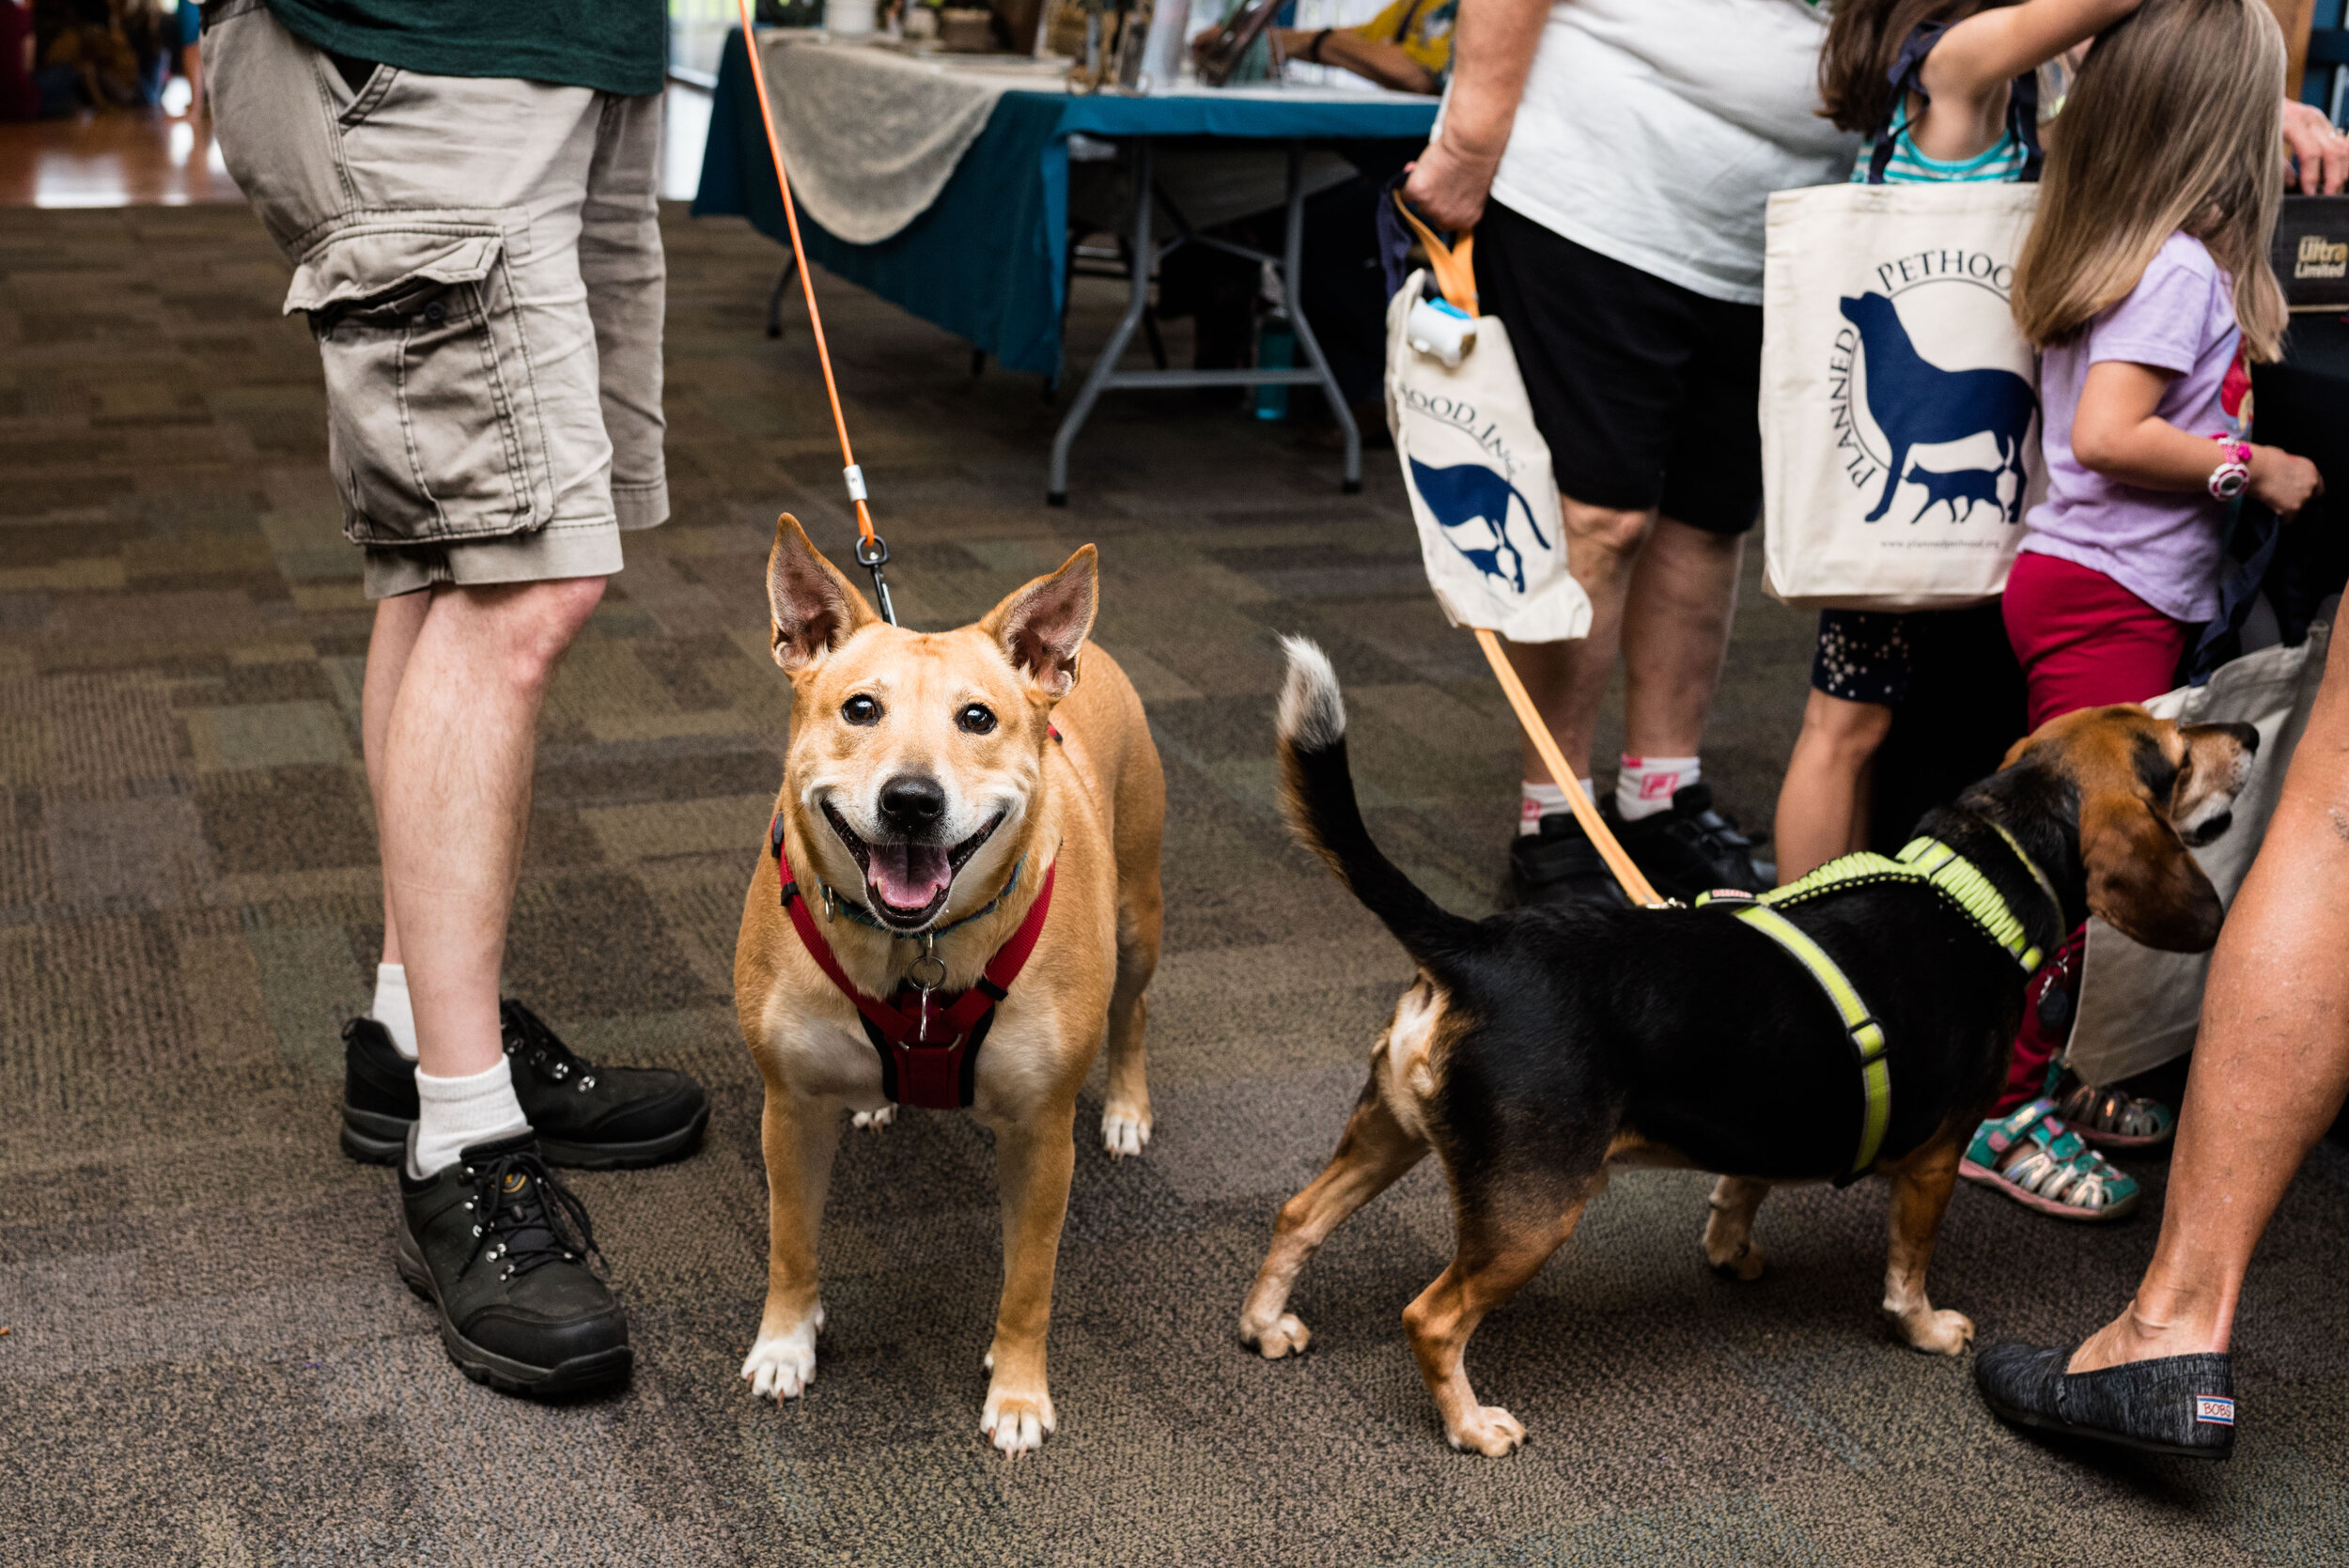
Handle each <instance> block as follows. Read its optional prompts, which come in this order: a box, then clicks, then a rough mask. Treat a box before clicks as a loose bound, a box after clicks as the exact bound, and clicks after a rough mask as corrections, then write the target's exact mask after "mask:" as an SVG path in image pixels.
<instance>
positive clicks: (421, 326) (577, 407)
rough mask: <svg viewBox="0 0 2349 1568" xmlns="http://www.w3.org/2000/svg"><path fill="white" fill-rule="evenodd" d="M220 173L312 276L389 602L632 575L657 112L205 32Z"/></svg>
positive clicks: (646, 513) (236, 10)
mask: <svg viewBox="0 0 2349 1568" xmlns="http://www.w3.org/2000/svg"><path fill="white" fill-rule="evenodd" d="M206 12H207V14H206V17H205V27H204V44H203V48H204V68H205V71H206V74H207V77H208V81H207V83H206V86H207V89H208V92H209V94H210V99H211V101H212V115H213V122H214V126H215V129H216V132H217V133H218V135H219V138H220V148H221V155H222V157H223V158H224V159H225V160H226V163H227V165H228V172H229V173H230V174H231V175H232V176H234V177H235V179H236V181H237V183H238V184H239V185H240V186H241V187H242V188H243V191H244V193H245V195H246V197H247V198H248V199H249V200H250V201H251V202H252V204H253V208H254V210H255V211H256V212H257V213H258V214H259V215H260V218H261V221H262V223H264V224H265V225H268V227H269V231H270V234H271V236H272V238H273V239H274V240H275V241H277V243H278V246H279V247H280V248H281V249H282V250H283V251H284V252H285V253H286V256H287V257H288V259H289V260H291V261H292V262H293V264H294V276H293V287H291V288H289V289H288V291H287V294H286V310H287V312H288V314H291V313H292V312H295V311H302V312H304V313H305V314H306V315H307V316H308V317H309V320H310V329H311V333H312V334H313V335H314V336H315V337H316V338H317V339H318V345H319V357H320V358H321V359H322V360H323V361H324V362H325V368H326V405H327V460H328V462H329V463H330V464H331V465H332V466H333V468H334V485H335V488H336V489H338V490H339V491H340V492H341V494H342V501H343V532H344V533H345V534H346V535H348V536H350V539H351V540H352V541H353V542H354V543H357V544H360V545H363V546H365V547H366V591H367V595H368V597H369V598H389V597H390V596H392V595H394V594H406V593H412V592H414V591H415V590H417V589H419V588H427V587H430V586H431V585H432V584H434V583H438V582H456V583H490V582H537V581H542V580H545V579H550V578H564V577H601V576H606V575H608V574H610V573H613V572H615V571H618V570H619V569H620V531H621V530H622V529H628V528H650V527H652V526H654V525H655V524H657V523H659V522H661V521H662V520H665V519H666V518H667V517H668V515H669V487H668V480H667V478H666V475H665V470H664V469H663V467H662V463H661V429H662V421H661V306H662V301H663V297H664V293H665V281H666V272H665V268H664V264H663V261H662V258H661V229H660V224H659V215H658V210H657V208H656V206H655V198H656V196H657V194H658V192H659V183H658V181H659V172H660V164H661V100H660V99H659V97H657V96H655V97H646V98H618V97H614V95H612V94H610V93H602V92H597V91H595V90H593V89H591V88H587V87H559V86H551V85H547V84H545V83H538V82H520V81H512V80H506V79H498V78H473V77H456V76H425V75H419V74H417V73H415V72H412V71H405V70H395V69H393V68H392V67H390V66H385V65H379V66H377V67H376V68H375V70H374V74H373V75H371V76H369V77H368V78H367V79H366V81H364V82H363V83H361V84H360V85H359V87H358V88H357V89H356V90H355V91H354V90H353V89H352V88H351V87H350V85H349V84H348V83H346V82H345V81H344V79H343V75H342V72H341V71H340V70H336V69H335V65H334V61H333V60H332V59H331V58H329V57H328V56H327V55H326V54H324V53H323V52H322V51H320V50H319V49H317V48H315V47H313V46H312V45H311V44H309V43H308V42H306V41H304V40H303V39H300V38H298V37H296V36H295V35H294V34H292V33H290V32H288V31H287V29H286V28H285V27H284V26H283V25H282V24H281V23H279V22H278V21H277V19H276V18H275V17H273V16H272V15H271V14H270V12H269V10H268V8H266V7H265V6H264V5H263V4H262V0H224V3H216V4H214V5H211V6H209V7H207V8H206Z"/></svg>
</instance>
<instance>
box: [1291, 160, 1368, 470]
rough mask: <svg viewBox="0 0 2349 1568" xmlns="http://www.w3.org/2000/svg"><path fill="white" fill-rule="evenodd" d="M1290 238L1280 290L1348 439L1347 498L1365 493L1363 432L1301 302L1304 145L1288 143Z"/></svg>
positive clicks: (1299, 343) (1293, 326)
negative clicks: (1323, 352)
mask: <svg viewBox="0 0 2349 1568" xmlns="http://www.w3.org/2000/svg"><path fill="white" fill-rule="evenodd" d="M1288 220H1289V222H1288V239H1287V242H1286V243H1285V245H1283V248H1282V252H1281V290H1282V293H1283V295H1284V296H1285V297H1286V299H1287V301H1288V309H1289V326H1290V327H1291V329H1293V330H1294V331H1295V332H1296V334H1297V346H1298V347H1299V349H1303V350H1305V363H1306V364H1308V365H1312V366H1313V368H1314V369H1315V370H1316V371H1318V372H1319V373H1320V375H1321V390H1322V392H1323V393H1324V394H1325V395H1327V396H1328V397H1329V399H1330V412H1331V413H1333V414H1335V415H1336V416H1337V420H1338V428H1339V430H1341V431H1342V432H1344V433H1345V436H1346V484H1345V490H1346V494H1347V495H1360V494H1361V492H1362V432H1361V429H1360V428H1359V427H1356V425H1355V423H1354V411H1353V410H1352V409H1349V408H1347V407H1346V394H1345V393H1344V392H1343V391H1341V390H1340V389H1339V386H1338V378H1337V376H1336V375H1335V374H1334V373H1333V372H1332V371H1331V370H1330V362H1329V361H1328V360H1327V359H1325V358H1323V357H1322V352H1321V344H1320V343H1319V341H1317V340H1316V339H1315V336H1314V329H1313V328H1312V327H1311V326H1310V325H1308V324H1307V323H1306V320H1305V307H1304V304H1303V303H1302V302H1301V300H1300V297H1299V296H1300V292H1301V291H1300V289H1299V284H1300V283H1301V282H1302V281H1303V278H1304V273H1305V266H1304V261H1305V144H1304V143H1302V142H1291V143H1290V144H1289V209H1288Z"/></svg>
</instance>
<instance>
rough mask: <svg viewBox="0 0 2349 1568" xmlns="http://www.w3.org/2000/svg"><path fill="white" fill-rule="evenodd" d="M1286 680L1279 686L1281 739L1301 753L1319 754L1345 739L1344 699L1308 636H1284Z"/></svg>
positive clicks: (1327, 658)
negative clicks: (1286, 667)
mask: <svg viewBox="0 0 2349 1568" xmlns="http://www.w3.org/2000/svg"><path fill="white" fill-rule="evenodd" d="M1281 651H1282V652H1283V653H1284V654H1286V655H1288V661H1289V671H1288V677H1287V678H1286V679H1285V680H1283V681H1282V683H1281V717H1280V728H1281V738H1282V739H1283V740H1284V741H1286V742H1287V743H1288V744H1290V745H1291V746H1294V747H1297V748H1298V749H1299V750H1300V751H1307V752H1321V751H1327V750H1328V749H1329V748H1330V747H1331V746H1333V745H1335V744H1337V742H1338V741H1340V740H1342V739H1344V738H1345V737H1346V697H1345V695H1344V693H1342V692H1341V691H1339V690H1338V673H1337V671H1336V670H1334V669H1332V668H1331V667H1330V656H1329V655H1328V654H1326V653H1324V652H1322V651H1321V647H1320V644H1316V643H1315V642H1314V641H1313V640H1312V639H1311V638H1309V637H1283V638H1282V639H1281Z"/></svg>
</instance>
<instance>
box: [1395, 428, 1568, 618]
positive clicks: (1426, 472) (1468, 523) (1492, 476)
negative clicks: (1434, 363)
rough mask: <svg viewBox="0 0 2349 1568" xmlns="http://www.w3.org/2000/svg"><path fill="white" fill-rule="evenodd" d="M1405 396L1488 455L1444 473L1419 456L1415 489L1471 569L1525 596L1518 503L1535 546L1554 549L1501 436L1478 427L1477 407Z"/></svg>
mask: <svg viewBox="0 0 2349 1568" xmlns="http://www.w3.org/2000/svg"><path fill="white" fill-rule="evenodd" d="M1403 396H1404V400H1405V402H1406V404H1407V405H1408V407H1409V408H1410V410H1411V411H1412V412H1414V413H1419V414H1423V415H1425V416H1427V417H1428V418H1430V419H1433V420H1437V421H1439V422H1440V423H1442V424H1443V425H1445V426H1447V427H1450V428H1451V429H1453V430H1454V431H1455V432H1457V433H1458V434H1459V435H1462V436H1465V437H1467V438H1468V439H1469V440H1470V441H1472V442H1475V443H1476V445H1477V446H1478V447H1479V448H1481V449H1482V452H1483V454H1484V456H1483V460H1481V461H1480V460H1477V459H1473V458H1472V459H1470V461H1467V462H1463V463H1455V464H1453V465H1451V466H1449V467H1444V468H1434V467H1430V466H1429V465H1428V464H1426V463H1423V462H1421V461H1420V460H1419V459H1418V458H1415V457H1414V458H1410V465H1411V488H1412V489H1415V490H1417V491H1418V492H1419V498H1420V500H1421V501H1422V502H1423V503H1425V505H1426V507H1427V510H1428V512H1429V513H1430V514H1431V515H1433V516H1434V518H1435V520H1436V521H1437V522H1438V523H1439V524H1440V525H1441V526H1442V528H1443V536H1444V539H1445V541H1446V542H1447V543H1449V544H1450V545H1451V546H1452V548H1453V549H1455V550H1456V551H1459V552H1460V554H1461V555H1462V556H1463V557H1465V558H1466V559H1467V561H1468V562H1469V564H1470V566H1472V567H1475V568H1476V569H1477V570H1478V571H1480V572H1482V573H1483V574H1484V575H1485V576H1486V577H1487V578H1489V579H1491V580H1492V581H1493V582H1496V583H1498V584H1500V585H1501V586H1502V587H1505V588H1507V589H1509V590H1510V591H1512V592H1514V593H1519V594H1522V593H1524V592H1525V552H1524V550H1523V549H1522V548H1521V547H1520V546H1519V545H1518V543H1517V536H1515V535H1514V534H1512V533H1511V532H1510V529H1509V525H1510V507H1511V505H1512V504H1513V503H1514V504H1515V505H1516V507H1517V511H1518V512H1520V513H1521V514H1523V516H1524V519H1525V526H1526V530H1527V532H1529V533H1530V534H1532V536H1533V543H1534V544H1535V545H1537V546H1539V547H1540V548H1541V549H1543V550H1545V551H1547V550H1549V549H1551V548H1552V546H1551V545H1550V542H1549V540H1548V536H1545V535H1544V534H1543V533H1542V528H1541V524H1540V523H1538V522H1536V521H1534V520H1533V507H1532V504H1531V503H1529V502H1528V501H1527V500H1526V499H1525V496H1524V495H1523V493H1522V492H1520V491H1519V490H1518V489H1517V486H1516V485H1515V484H1513V483H1511V475H1512V474H1515V473H1516V471H1517V465H1516V463H1515V462H1513V461H1512V460H1511V459H1510V457H1509V451H1508V448H1507V446H1506V444H1505V443H1503V442H1502V441H1501V436H1500V433H1499V431H1498V430H1497V429H1496V428H1495V427H1494V426H1493V425H1492V423H1491V422H1490V421H1484V422H1481V423H1482V427H1481V428H1480V427H1479V425H1480V421H1479V420H1478V418H1477V414H1476V409H1475V407H1474V406H1473V405H1472V404H1469V403H1463V402H1456V401H1455V400H1454V399H1452V398H1449V397H1443V396H1432V397H1431V396H1427V395H1426V394H1424V393H1422V392H1420V391H1418V390H1417V389H1416V388H1409V387H1407V388H1404V389H1403Z"/></svg>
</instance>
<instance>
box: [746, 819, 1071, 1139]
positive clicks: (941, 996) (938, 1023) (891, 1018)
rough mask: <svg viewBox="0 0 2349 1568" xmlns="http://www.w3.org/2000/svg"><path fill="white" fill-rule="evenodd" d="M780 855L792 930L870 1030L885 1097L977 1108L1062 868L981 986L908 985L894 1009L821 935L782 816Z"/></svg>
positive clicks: (772, 837) (991, 962) (1047, 879)
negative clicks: (1003, 1019) (982, 1079)
mask: <svg viewBox="0 0 2349 1568" xmlns="http://www.w3.org/2000/svg"><path fill="white" fill-rule="evenodd" d="M768 841H769V843H770V844H771V845H772V846H773V847H774V852H775V869H776V871H777V872H778V873H779V874H780V876H781V877H782V880H783V907H784V908H786V909H787V910H789V911H790V914H791V926H792V929H794V930H796V931H797V932H799V934H800V942H801V945H802V946H804V947H805V948H806V949H807V953H808V956H809V957H811V958H813V959H815V960H816V967H817V968H818V969H820V970H823V971H824V976H825V978H826V979H828V980H830V981H831V982H832V985H833V986H836V987H838V989H839V991H840V994H841V995H842V996H845V997H847V998H848V1001H851V1002H853V1003H854V1004H855V1006H856V1010H857V1014H858V1016H859V1017H861V1018H863V1022H864V1035H865V1038H867V1039H869V1040H871V1041H872V1042H873V1049H874V1050H876V1051H877V1052H879V1055H880V1064H881V1093H882V1094H886V1095H888V1096H889V1099H890V1101H891V1102H892V1103H893V1104H896V1105H911V1106H919V1107H921V1108H922V1109H923V1110H964V1109H967V1108H968V1107H969V1106H970V1104H971V1096H972V1075H973V1074H974V1073H975V1072H976V1070H977V1068H978V1063H979V1047H980V1046H981V1045H982V1044H983V1043H984V1042H985V1041H986V1039H987V1033H988V1030H989V1029H990V1028H992V1027H993V1026H994V1023H995V1004H996V1003H997V1002H999V1001H1003V998H1004V997H1006V996H1008V995H1009V994H1010V992H1011V983H1012V982H1013V981H1015V980H1017V979H1019V971H1020V970H1022V969H1024V968H1025V967H1027V962H1028V955H1029V954H1031V953H1033V952H1034V951H1035V944H1036V939H1037V938H1039V937H1041V936H1042V935H1043V934H1044V917H1045V916H1046V915H1047V914H1049V913H1050V912H1051V908H1052V879H1053V877H1055V876H1057V875H1058V874H1059V871H1060V865H1059V862H1054V863H1053V864H1052V865H1051V866H1050V867H1048V868H1047V869H1046V871H1045V873H1044V885H1043V887H1041V888H1039V889H1038V890H1036V895H1035V902H1034V903H1033V904H1031V905H1029V906H1028V913H1027V916H1026V918H1025V919H1023V920H1021V921H1020V923H1019V929H1018V930H1017V931H1014V932H1013V933H1012V934H1011V939H1010V940H1009V941H1007V942H1005V943H1004V944H1003V946H1002V947H999V948H997V949H996V950H995V956H994V957H992V958H989V959H988V961H987V968H986V969H985V970H982V971H981V972H980V975H979V979H978V983H977V984H976V985H974V986H972V987H971V988H970V989H969V990H967V991H956V992H943V991H938V990H934V989H926V988H924V987H920V986H913V985H911V984H906V985H901V986H898V987H897V994H896V995H895V996H894V997H892V998H890V999H889V1000H888V1001H880V1000H879V998H876V997H869V996H866V995H865V994H864V993H863V991H861V990H859V989H857V986H856V983H855V982H854V981H852V980H850V979H849V978H848V974H847V973H846V972H845V971H844V970H842V969H841V968H840V960H839V959H838V958H836V957H834V956H833V955H832V944H831V943H830V942H828V941H826V940H824V934H823V932H821V931H820V930H818V929H817V925H816V917H815V915H814V914H813V913H812V912H810V910H809V908H808V901H807V895H806V894H804V893H801V892H800V884H799V882H798V880H797V879H796V878H795V877H793V875H792V872H791V861H790V857H788V856H787V855H786V854H785V853H784V849H783V816H782V815H781V814H780V813H778V814H777V815H776V816H775V819H774V821H773V823H772V824H771V825H770V827H769V828H768Z"/></svg>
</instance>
